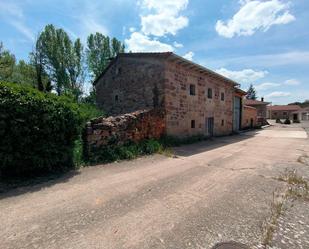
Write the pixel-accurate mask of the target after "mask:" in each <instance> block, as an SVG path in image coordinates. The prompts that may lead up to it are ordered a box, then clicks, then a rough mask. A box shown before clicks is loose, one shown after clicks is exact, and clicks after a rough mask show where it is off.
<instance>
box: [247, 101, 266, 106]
mask: <svg viewBox="0 0 309 249" xmlns="http://www.w3.org/2000/svg"><path fill="white" fill-rule="evenodd" d="M244 104H245V105H249V106H252V105H253V106H256V105H269V104H270V102H264V101H259V100H253V99H245V101H244Z"/></svg>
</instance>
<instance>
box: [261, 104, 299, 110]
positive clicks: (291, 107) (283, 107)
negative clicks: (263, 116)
mask: <svg viewBox="0 0 309 249" xmlns="http://www.w3.org/2000/svg"><path fill="white" fill-rule="evenodd" d="M267 109H268V110H270V111H298V110H301V107H300V106H298V105H273V106H268V107H267Z"/></svg>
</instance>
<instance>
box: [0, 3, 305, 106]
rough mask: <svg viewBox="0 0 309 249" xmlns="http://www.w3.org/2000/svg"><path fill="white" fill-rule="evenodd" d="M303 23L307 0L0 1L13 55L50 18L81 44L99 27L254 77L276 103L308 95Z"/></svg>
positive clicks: (23, 54) (132, 46)
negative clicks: (79, 40)
mask: <svg viewBox="0 0 309 249" xmlns="http://www.w3.org/2000/svg"><path fill="white" fill-rule="evenodd" d="M308 22H309V1H308V0H294V1H287V0H135V1H134V0H91V1H88V0H0V41H2V42H3V44H4V46H5V48H7V49H9V50H10V51H11V52H12V53H13V54H15V56H16V58H17V59H24V60H28V55H29V52H30V51H31V50H32V48H33V44H34V41H35V39H36V37H37V36H38V34H39V32H40V31H41V30H42V29H43V28H44V26H45V25H47V24H54V25H55V26H57V27H59V28H63V29H64V30H66V32H67V33H68V34H69V35H70V37H71V38H72V39H73V40H74V39H76V38H77V37H80V38H81V39H82V41H83V42H84V43H86V39H87V36H88V35H89V34H90V33H94V32H101V33H103V34H105V35H109V36H112V37H116V38H117V39H119V40H121V41H123V42H124V43H125V45H126V50H127V51H132V52H165V51H173V52H174V53H176V54H178V55H180V56H183V57H185V58H187V59H189V60H192V61H194V62H195V63H198V64H201V65H203V66H205V67H207V68H209V69H211V70H214V71H216V72H218V73H220V74H223V75H225V76H227V77H229V78H231V79H233V80H235V81H237V82H239V83H240V84H241V87H242V89H244V90H246V89H247V88H248V86H249V85H250V83H253V84H254V86H255V87H256V89H257V92H258V96H259V97H264V98H265V100H266V101H269V102H272V103H273V104H287V103H291V102H294V101H304V100H306V99H309V28H308V24H309V23H308Z"/></svg>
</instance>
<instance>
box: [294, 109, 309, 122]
mask: <svg viewBox="0 0 309 249" xmlns="http://www.w3.org/2000/svg"><path fill="white" fill-rule="evenodd" d="M295 114H297V115H298V120H300V121H309V107H305V108H301V109H300V110H298V111H295V112H293V113H292V115H295Z"/></svg>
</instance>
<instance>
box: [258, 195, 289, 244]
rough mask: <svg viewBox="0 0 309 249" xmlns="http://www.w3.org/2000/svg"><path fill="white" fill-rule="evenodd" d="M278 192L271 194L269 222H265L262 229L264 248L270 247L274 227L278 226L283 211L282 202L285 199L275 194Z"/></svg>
mask: <svg viewBox="0 0 309 249" xmlns="http://www.w3.org/2000/svg"><path fill="white" fill-rule="evenodd" d="M277 193H278V192H273V198H272V202H271V216H270V218H269V220H267V221H266V222H265V227H264V229H263V230H264V237H263V241H262V244H263V245H264V246H270V245H271V242H272V239H273V236H274V233H275V230H276V227H277V225H278V219H279V217H280V216H281V214H282V213H283V211H284V200H285V197H282V196H280V195H278V194H277Z"/></svg>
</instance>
